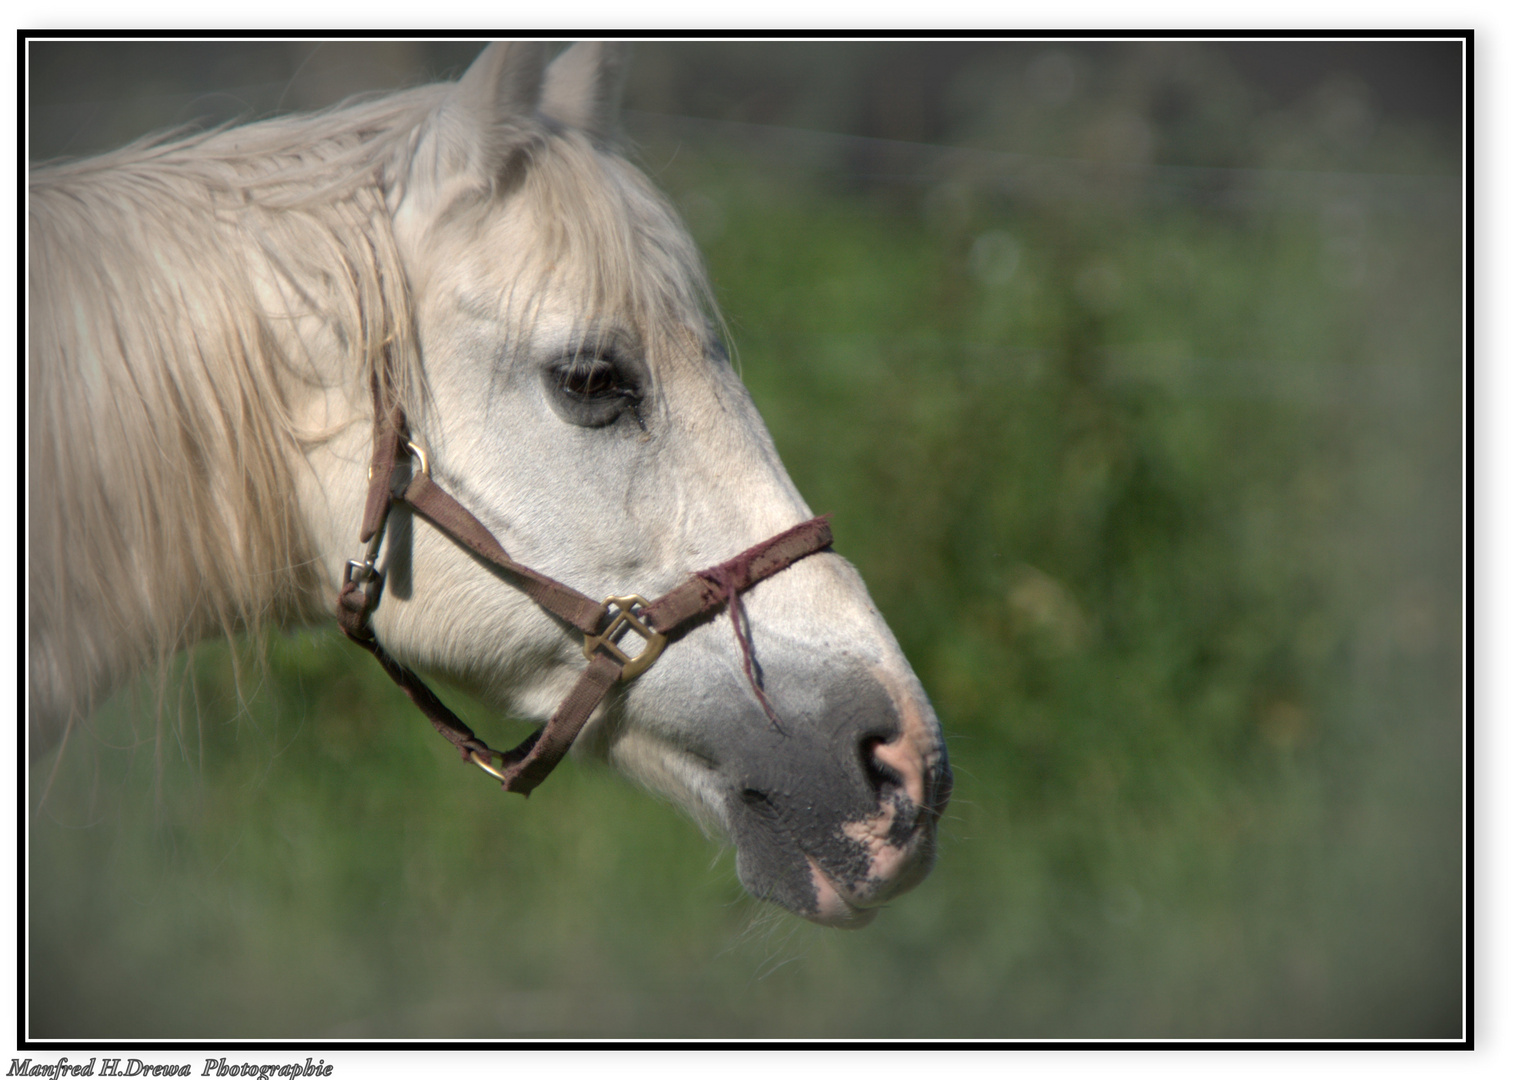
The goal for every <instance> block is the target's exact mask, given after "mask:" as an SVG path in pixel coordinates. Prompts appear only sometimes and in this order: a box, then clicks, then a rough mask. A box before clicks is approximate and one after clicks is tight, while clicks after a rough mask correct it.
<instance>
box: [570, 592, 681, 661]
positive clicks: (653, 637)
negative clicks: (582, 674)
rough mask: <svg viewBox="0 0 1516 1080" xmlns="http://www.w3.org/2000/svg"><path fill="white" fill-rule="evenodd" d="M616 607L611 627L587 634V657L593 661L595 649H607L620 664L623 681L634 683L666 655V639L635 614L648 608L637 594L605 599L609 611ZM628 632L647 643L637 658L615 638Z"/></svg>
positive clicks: (585, 650)
mask: <svg viewBox="0 0 1516 1080" xmlns="http://www.w3.org/2000/svg"><path fill="white" fill-rule="evenodd" d="M613 604H614V605H615V608H616V617H615V618H614V619H612V620H611V625H609V626H607V627H606V628H605V629H604V630H602V631H601V632H600V633H598V634H585V635H584V658H585V659H586V660H593V659H594V658H595V650H596V649H599V648H604V649H605V651H606V652H608V653H610V654H611V655H612V656H614V657H615V658H616V659H617V660H619V661H621V681H622V682H631V681H632V680H633V679H635V678H636V677H637V676H638V675H641V674H642V673H643V672H644V671H646V670H647V669H648V665H650V664H651V663H652V662H653V661H654V660H656V659H658V654H659V653H661V652H663V646H664V644H665V642H666V641H667V639H666V638H665V637H664V636H663V635H662V634H660V633H658V632H657V631H656V630H654V629H653V628H652V627H650V626H648V624H647V623H645V622H643V621H642V620H641V619H639V618H638V617H637V616H636V615H635V614H633V612H632V608H634V607H639V608H645V607H647V606H648V605H647V601H646V600H644V599H643V598H642V597H640V596H638V595H636V594H635V593H633V594H632V595H631V596H607V597H606V598H605V608H606V611H610V610H611V605H613ZM625 630H631V631H632V632H633V633H635V634H638V635H640V636H641V637H642V639H643V640H644V641H645V642H647V644H645V645H643V646H642V651H641V652H640V653H638V654H637V655H636V656H628V655H627V654H626V653H624V652H622V651H621V649H619V648H618V647H617V646H616V642H615V639H616V638H617V637H620V636H621V634H622V633H624V632H625Z"/></svg>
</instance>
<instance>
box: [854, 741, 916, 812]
mask: <svg viewBox="0 0 1516 1080" xmlns="http://www.w3.org/2000/svg"><path fill="white" fill-rule="evenodd" d="M859 745H860V746H861V747H862V748H863V759H864V772H865V773H866V774H867V775H868V777H869V779H870V781H871V782H872V783H873V785H874V789H875V791H876V792H877V793H878V794H879V795H880V796H881V797H883V796H885V795H888V794H891V793H893V792H897V791H898V792H901V793H902V794H904V795H905V797H906V798H908V799H910V800H911V801H912V802H913V803H915V804H916V805H917V806H925V805H926V797H927V791H926V769H927V763H926V762H925V761H924V760H923V759H922V756H921V754H920V752H919V751H918V750H917V749H916V748H915V745H914V744H913V743H912V742H911V740H909V739H907V738H905V737H903V736H898V735H897V736H896V737H895V738H894V739H892V740H890V741H888V742H886V741H885V740H884V739H881V738H877V737H874V738H867V739H864V740H863V741H862V742H861V743H860V744H859Z"/></svg>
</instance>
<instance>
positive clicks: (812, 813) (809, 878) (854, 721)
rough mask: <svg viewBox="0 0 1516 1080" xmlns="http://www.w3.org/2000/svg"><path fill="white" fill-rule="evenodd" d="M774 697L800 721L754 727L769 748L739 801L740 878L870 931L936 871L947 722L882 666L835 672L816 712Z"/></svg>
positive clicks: (811, 912)
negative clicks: (941, 724)
mask: <svg viewBox="0 0 1516 1080" xmlns="http://www.w3.org/2000/svg"><path fill="white" fill-rule="evenodd" d="M911 682H914V680H911ZM773 696H774V698H775V700H776V705H779V706H780V707H779V715H780V716H781V717H782V718H787V717H792V716H793V717H794V719H793V722H790V721H789V720H785V721H783V727H782V728H780V729H775V728H774V726H773V725H768V726H767V727H766V728H763V729H760V730H758V731H755V732H754V734H753V736H752V738H751V740H750V741H751V742H753V743H761V744H763V745H761V746H756V745H755V746H752V747H751V750H753V751H757V753H752V754H744V755H743V759H744V760H746V761H747V762H750V763H751V764H749V765H748V767H747V768H746V769H744V770H742V771H741V772H740V774H739V775H740V776H741V780H740V782H739V783H737V784H735V785H734V788H735V790H733V791H732V792H731V793H730V795H729V797H728V807H727V820H728V825H729V829H730V833H731V836H732V839H733V842H734V843H735V844H736V846H737V872H738V876H739V878H740V879H741V880H742V883H743V885H744V886H745V887H746V888H747V889H748V891H749V892H751V893H752V894H753V895H755V896H757V897H759V898H761V899H765V900H770V901H773V902H775V903H778V904H779V905H781V906H782V907H785V908H787V909H789V910H790V911H792V912H794V913H795V914H797V915H800V916H803V917H804V918H807V919H809V920H811V921H812V922H817V923H821V924H822V925H825V926H834V927H847V928H856V927H862V926H865V925H867V924H868V923H869V922H870V921H872V919H873V917H874V915H875V914H876V913H877V911H878V908H879V907H880V906H881V905H883V904H884V903H886V902H887V901H888V900H890V899H891V898H892V897H895V896H898V895H899V894H901V893H903V892H905V891H906V890H908V889H910V888H912V887H913V886H915V885H916V884H918V883H919V882H920V881H921V880H922V879H923V878H924V877H926V875H927V873H928V871H929V870H930V869H931V867H932V862H933V859H934V858H935V855H936V837H937V822H938V820H939V818H940V817H941V816H942V813H943V810H944V809H945V807H946V805H947V801H948V798H949V795H950V794H951V790H952V772H951V770H950V769H949V767H948V762H947V754H946V751H945V749H944V748H943V745H942V739H941V735H940V733H939V731H938V727H937V722H936V718H935V717H934V716H933V715H932V712H931V707H930V705H928V704H927V703H926V700H925V696H924V695H923V694H921V692H920V690H919V688H915V687H910V688H907V687H906V685H905V681H904V680H899V679H894V678H891V677H889V676H888V675H884V674H882V673H878V672H874V673H867V674H865V673H862V672H852V673H849V674H848V675H847V676H845V677H842V678H834V679H833V680H832V681H831V685H830V686H829V688H828V690H827V691H826V692H825V693H824V694H823V696H822V701H821V708H820V709H819V710H818V711H817V712H816V713H814V714H812V715H807V716H794V713H793V712H792V711H790V710H786V709H785V708H783V707H782V703H783V702H784V701H785V700H786V699H793V697H794V695H791V694H786V693H784V691H783V688H780V687H776V692H775V694H774V695H773ZM750 726H751V725H750Z"/></svg>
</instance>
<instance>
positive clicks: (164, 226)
mask: <svg viewBox="0 0 1516 1080" xmlns="http://www.w3.org/2000/svg"><path fill="white" fill-rule="evenodd" d="M238 194H239V195H241V198H240V200H238V199H232V198H228V197H227V193H225V192H216V191H212V190H210V189H209V188H208V186H207V185H206V184H205V183H204V182H203V181H202V180H201V179H199V178H197V177H194V176H190V177H185V176H183V175H178V174H176V173H175V172H174V171H173V170H172V169H165V170H159V171H153V170H150V169H139V170H136V171H133V170H122V171H120V172H117V173H112V172H95V173H90V174H81V175H76V176H72V177H64V178H61V179H58V180H57V181H56V182H52V183H49V182H47V181H45V180H44V181H42V182H37V183H34V185H33V190H32V199H31V206H30V221H31V235H30V241H31V253H30V292H29V295H30V308H31V310H30V316H31V336H30V353H29V358H28V362H29V380H28V381H29V385H30V387H31V401H30V412H31V416H30V434H29V439H30V445H29V451H30V453H29V460H30V492H29V506H28V509H29V543H30V570H29V573H30V580H29V600H30V612H29V630H30V634H31V648H30V658H31V676H32V699H31V709H30V711H31V715H32V720H33V726H34V731H36V732H38V733H40V734H43V735H44V736H46V735H48V734H49V732H48V731H47V730H46V729H48V728H49V727H53V728H56V727H57V722H58V721H59V720H67V719H68V718H70V717H74V716H83V715H87V714H88V712H89V710H90V709H91V708H92V707H93V705H94V704H95V703H96V702H97V701H98V700H99V699H100V698H101V696H102V695H103V694H105V693H106V692H108V691H109V690H110V689H111V688H113V687H114V686H115V685H116V684H118V683H119V682H120V681H122V680H123V679H125V678H128V677H130V676H131V675H132V674H134V673H135V672H137V671H138V670H140V669H142V668H143V667H144V666H146V665H150V664H152V663H154V662H160V663H161V662H162V661H164V660H166V659H167V658H168V657H170V656H171V655H172V654H173V653H175V652H176V651H178V650H179V649H181V648H183V647H185V646H187V645H190V644H193V643H194V642H195V641H196V640H198V639H200V638H203V637H205V636H207V635H210V634H217V633H222V634H231V633H235V632H237V631H240V630H244V629H248V628H257V627H258V626H259V625H260V624H261V623H263V622H265V621H267V620H269V619H277V620H281V621H283V620H288V619H291V618H294V619H303V618H306V617H310V616H313V615H315V614H316V613H318V612H319V611H320V610H322V608H323V594H324V589H323V586H324V585H325V584H326V583H325V582H324V581H323V580H322V579H321V574H320V571H319V569H318V566H317V559H316V550H315V546H314V544H313V540H312V529H311V528H310V523H309V522H308V521H307V520H306V517H305V514H304V513H303V512H302V510H301V509H300V506H301V503H300V499H299V497H298V496H299V489H301V488H308V487H309V484H308V483H306V482H305V481H304V478H303V477H302V472H303V471H308V467H307V464H306V461H305V453H306V451H307V450H308V449H309V448H310V446H311V445H313V444H320V443H322V442H323V441H326V440H330V439H331V438H332V437H333V434H334V433H336V432H342V431H344V430H345V429H348V428H351V427H352V426H353V424H352V421H353V419H354V416H352V415H350V414H348V415H345V413H346V412H348V410H346V408H345V406H344V404H343V403H345V402H349V401H352V400H354V399H357V400H362V399H363V396H364V395H363V394H362V393H356V394H355V393H353V392H352V388H353V387H356V386H361V385H362V384H363V383H365V382H366V377H365V375H364V371H363V369H364V367H365V365H366V364H367V363H372V362H373V355H374V354H375V352H376V351H377V350H379V349H380V348H382V347H383V345H382V343H383V342H389V343H391V345H393V342H394V341H395V339H396V338H397V337H401V336H403V335H402V334H400V333H399V329H400V328H403V325H404V324H405V323H406V322H407V321H408V319H407V318H406V317H405V316H404V315H403V314H401V312H402V311H403V308H404V298H403V297H396V296H392V295H389V294H387V292H386V290H387V289H393V288H394V285H393V284H392V283H393V282H395V281H398V280H400V279H402V278H403V275H401V274H398V273H395V272H391V273H390V274H388V275H387V278H388V280H389V282H391V284H389V285H386V284H385V281H386V275H385V274H384V273H383V272H382V268H381V267H380V266H379V265H378V261H379V259H380V255H381V254H382V253H383V252H385V251H387V250H390V249H391V248H392V245H388V246H387V245H386V244H385V243H384V238H383V237H379V238H377V239H376V237H375V236H373V235H371V234H372V233H373V231H374V230H375V229H379V230H380V231H381V232H382V231H383V227H384V226H387V220H388V219H387V217H384V215H383V214H382V208H383V203H382V199H381V198H380V197H379V195H378V194H377V192H376V191H367V192H364V191H356V192H354V191H350V192H348V193H347V194H346V196H344V197H343V199H342V202H341V205H337V204H335V203H334V204H329V205H326V206H309V207H305V208H301V209H295V210H289V209H286V210H284V211H267V210H262V209H259V208H258V207H257V206H256V205H255V204H249V203H248V200H247V198H246V194H245V193H238ZM239 201H240V205H239ZM380 219H382V220H383V226H381V225H380V224H378V223H379V221H380ZM334 271H335V275H334V273H333V272H334ZM395 324H399V325H398V326H397V325H395ZM355 356H356V358H357V359H356V361H355V359H354V358H355ZM43 742H44V743H45V742H46V739H44V740H43Z"/></svg>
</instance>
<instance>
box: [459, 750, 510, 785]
mask: <svg viewBox="0 0 1516 1080" xmlns="http://www.w3.org/2000/svg"><path fill="white" fill-rule="evenodd" d="M495 753H496V754H500V751H498V750H496V751H495ZM468 756H469V760H470V761H472V762H473V763H474V764H475V765H477V766H479V767H480V768H481V769H483V770H484V771H485V772H487V773H489V774H490V775H491V776H493V777H494V778H495V779H496V780H499V781H500V782H501V783H502V784H503V783H505V773H503V772H501V771H500V770H499V769H497V768H495V766H493V765H492V764H490V757H489V756H485V757H480V756H479V751H477V750H470V751H469V752H468ZM500 764H502V765H504V764H505V755H504V754H500Z"/></svg>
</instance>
